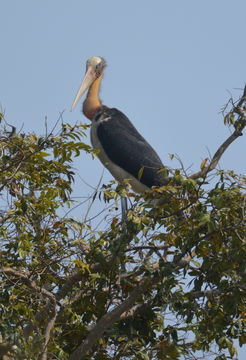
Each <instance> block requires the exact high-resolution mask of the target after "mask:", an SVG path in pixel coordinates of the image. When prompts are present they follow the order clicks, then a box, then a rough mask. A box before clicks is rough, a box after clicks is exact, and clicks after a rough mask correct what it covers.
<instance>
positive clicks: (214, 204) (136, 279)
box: [0, 107, 246, 360]
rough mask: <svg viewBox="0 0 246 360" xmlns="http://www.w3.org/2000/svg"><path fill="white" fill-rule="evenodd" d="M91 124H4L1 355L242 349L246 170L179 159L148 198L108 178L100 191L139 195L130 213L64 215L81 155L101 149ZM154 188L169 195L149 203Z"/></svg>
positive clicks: (172, 355)
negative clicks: (44, 127) (89, 131)
mask: <svg viewBox="0 0 246 360" xmlns="http://www.w3.org/2000/svg"><path fill="white" fill-rule="evenodd" d="M244 111H245V107H244ZM229 114H231V115H226V116H227V118H226V119H232V117H233V116H234V118H235V117H236V116H237V115H238V117H239V116H242V114H238V112H236V111H235V107H233V108H232V110H231V111H230V112H229ZM244 114H245V113H244ZM232 115H233V116H232ZM244 116H245V115H244ZM239 120H240V119H239ZM226 121H227V120H226ZM230 121H231V120H230ZM236 121H237V120H234V121H233V123H231V126H237V127H238V123H237V122H236ZM235 123H236V125H235ZM85 130H86V126H85V125H77V126H74V127H71V126H69V125H67V124H62V127H61V131H60V133H59V134H57V135H54V134H52V133H51V134H49V135H47V136H45V137H39V136H37V135H35V134H27V135H23V134H16V133H15V132H14V131H12V132H11V133H8V132H7V131H6V129H4V126H3V128H2V132H1V136H0V152H1V161H0V169H1V171H0V189H1V213H0V222H1V228H0V233H1V238H0V241H1V255H0V256H1V258H0V260H1V268H0V271H1V272H0V276H1V302H0V313H1V319H2V321H1V323H0V333H1V339H0V341H1V340H2V343H0V356H1V355H4V354H6V353H8V356H9V358H14V359H17V360H18V359H42V360H45V359H61V360H63V359H97V360H99V359H100V360H107V359H132V360H134V359H143V360H147V359H170V360H176V359H181V358H185V359H190V358H193V359H194V358H195V356H196V355H197V354H198V355H197V356H199V355H201V354H203V353H209V354H213V355H211V357H212V358H214V359H215V358H216V359H217V360H218V359H226V358H236V357H237V356H236V350H235V348H234V340H236V339H238V340H239V343H240V345H243V344H244V343H245V342H246V287H245V283H246V261H245V259H246V245H245V244H246V242H245V193H244V190H245V177H243V176H239V175H237V174H235V173H234V172H233V171H223V170H220V171H216V170H215V171H213V172H209V171H207V172H206V174H204V173H203V176H201V177H197V178H192V177H189V176H187V175H186V174H185V172H184V171H182V170H176V171H175V173H174V174H173V176H172V177H171V178H170V182H169V183H168V184H167V185H166V186H163V187H161V188H156V189H154V190H153V192H152V193H148V194H146V196H145V198H144V199H143V197H141V196H137V195H135V194H132V193H131V191H130V189H129V188H126V186H125V185H124V184H123V185H117V186H116V187H115V182H112V183H111V184H109V185H104V186H103V187H102V188H101V190H100V191H98V192H96V193H95V195H94V198H95V197H96V196H99V197H101V198H103V199H104V201H105V202H110V201H112V199H117V198H119V196H126V197H130V198H131V199H132V201H133V206H132V208H131V209H130V210H129V212H128V216H127V220H126V222H124V223H123V224H122V223H121V219H120V218H119V215H117V213H115V214H114V215H113V216H112V217H111V219H110V222H109V223H108V226H107V228H106V230H105V229H101V230H97V229H95V228H94V227H93V223H91V224H90V223H89V222H86V221H83V220H81V219H78V218H74V217H69V216H68V215H69V214H68V215H65V216H64V215H61V214H63V213H62V212H61V208H66V206H68V205H69V203H70V200H71V193H72V189H73V181H74V177H75V173H74V169H73V159H74V157H76V156H79V155H80V156H81V162H82V161H83V156H84V155H83V154H84V153H85V152H86V153H89V154H92V155H93V154H94V151H93V150H92V149H91V148H90V147H89V146H88V145H86V144H85V143H84V142H83V141H82V140H83V137H84V136H85V133H84V131H85ZM241 130H242V129H241V128H240V131H241ZM205 165H206V164H205V163H204V164H203V165H202V166H201V169H202V170H203V169H204V167H205ZM81 191H82V190H81ZM153 198H163V199H165V201H164V203H162V204H161V205H160V206H151V205H150V204H151V201H153ZM85 339H86V342H84V340H85ZM6 349H7V350H6ZM76 349H77V350H76ZM76 351H78V352H77V353H76ZM78 354H80V355H79V356H78Z"/></svg>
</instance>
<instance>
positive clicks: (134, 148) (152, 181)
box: [94, 108, 167, 188]
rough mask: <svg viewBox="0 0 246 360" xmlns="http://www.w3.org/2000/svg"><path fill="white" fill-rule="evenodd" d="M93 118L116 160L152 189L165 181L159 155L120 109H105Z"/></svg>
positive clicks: (107, 148) (115, 161)
mask: <svg viewBox="0 0 246 360" xmlns="http://www.w3.org/2000/svg"><path fill="white" fill-rule="evenodd" d="M99 115H100V116H99ZM94 121H99V124H98V127H97V136H98V138H99V140H100V143H101V145H102V147H103V149H104V151H105V152H106V154H107V156H108V157H109V159H110V160H111V161H112V162H113V163H115V164H116V165H118V166H120V167H121V168H123V169H124V170H126V171H127V172H128V173H130V174H131V175H133V176H134V177H135V178H136V179H138V180H139V181H140V182H142V183H143V184H145V185H146V186H148V187H150V188H151V187H152V186H161V185H163V184H164V183H166V180H167V179H165V178H164V176H163V175H162V174H161V173H160V171H159V170H160V169H161V168H163V167H164V166H163V164H162V162H161V160H160V158H159V156H158V155H157V153H156V152H155V150H154V149H153V148H152V147H151V146H150V145H149V143H148V142H147V141H146V140H145V139H144V138H143V137H142V136H141V135H140V134H139V132H138V131H137V129H136V128H135V127H134V126H133V125H132V123H131V122H130V120H129V119H128V118H127V117H126V116H125V115H124V114H123V113H122V112H121V111H119V110H117V109H115V108H113V109H109V108H103V111H101V112H100V113H99V114H96V116H95V119H94Z"/></svg>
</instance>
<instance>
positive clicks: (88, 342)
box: [69, 278, 154, 360]
mask: <svg viewBox="0 0 246 360" xmlns="http://www.w3.org/2000/svg"><path fill="white" fill-rule="evenodd" d="M153 282H154V281H153V279H150V278H148V279H146V278H144V279H143V280H142V281H141V282H140V284H139V285H138V286H137V287H136V288H135V289H134V290H133V291H132V292H131V294H130V295H129V297H128V298H127V299H126V300H125V301H123V302H122V303H121V304H120V305H119V306H117V307H115V308H114V309H113V310H112V311H110V312H109V313H107V314H105V315H104V316H103V317H102V318H101V319H100V320H99V321H98V323H97V324H96V325H95V327H94V328H93V329H92V331H91V332H90V333H89V335H88V336H87V338H86V339H85V341H84V342H83V343H82V344H81V345H79V347H78V348H77V349H76V350H75V351H74V352H73V353H72V354H71V356H70V357H69V360H79V359H83V356H85V355H86V354H87V353H88V351H90V349H91V348H92V346H93V345H94V344H95V343H96V341H97V340H98V339H99V338H100V337H101V336H102V334H103V333H104V332H105V331H106V330H107V329H108V328H109V327H110V326H111V325H112V324H113V323H115V322H116V321H119V320H120V318H121V315H122V314H123V313H124V312H126V311H129V309H130V308H131V307H132V306H133V304H134V303H135V301H136V300H137V299H138V298H139V297H140V296H141V295H142V294H144V292H145V291H146V290H147V289H148V288H149V286H150V285H151V283H153Z"/></svg>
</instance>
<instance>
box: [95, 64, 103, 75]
mask: <svg viewBox="0 0 246 360" xmlns="http://www.w3.org/2000/svg"><path fill="white" fill-rule="evenodd" d="M101 71H102V68H101V64H97V65H96V67H95V72H96V75H97V76H99V75H100V74H101Z"/></svg>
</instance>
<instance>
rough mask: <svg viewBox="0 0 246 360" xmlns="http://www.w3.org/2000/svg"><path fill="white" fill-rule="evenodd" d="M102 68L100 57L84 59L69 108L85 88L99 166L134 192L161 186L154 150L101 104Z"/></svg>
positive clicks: (86, 111) (117, 114)
mask: <svg viewBox="0 0 246 360" xmlns="http://www.w3.org/2000/svg"><path fill="white" fill-rule="evenodd" d="M105 67H106V61H105V60H104V59H103V58H102V57H97V56H95V57H91V58H89V59H88V60H87V63H86V73H85V76H84V79H83V81H82V83H81V86H80V88H79V90H78V93H77V95H76V97H75V99H74V102H73V105H72V109H74V108H75V106H76V105H77V103H78V101H79V100H80V98H81V96H82V95H83V94H84V93H85V91H86V90H87V89H88V93H87V96H86V99H85V101H84V103H83V113H84V115H85V116H86V117H87V118H88V119H89V120H91V122H92V126H91V142H92V145H93V147H94V148H95V149H99V153H98V157H99V159H100V160H101V162H102V163H103V165H104V166H105V167H106V168H107V169H108V170H109V171H110V172H111V174H112V175H113V177H114V178H115V179H116V180H118V181H119V182H122V181H123V180H124V179H128V181H129V183H130V184H131V186H132V189H133V190H134V191H135V192H138V193H142V192H144V191H146V190H150V189H151V187H152V186H162V185H163V184H165V183H166V182H167V178H166V177H164V175H163V172H162V171H160V169H163V168H164V166H163V164H162V162H161V159H160V158H159V156H158V155H157V153H156V152H155V150H154V149H153V148H152V147H151V146H150V144H149V143H148V142H147V141H146V140H145V139H144V138H143V137H142V136H141V135H140V134H139V132H138V131H137V129H136V128H135V127H134V126H133V124H132V123H131V122H130V120H129V119H128V118H127V117H126V116H125V115H124V114H123V113H122V112H121V111H119V110H118V109H115V108H108V107H107V106H105V105H102V103H101V100H100V98H99V90H100V84H101V81H102V76H103V71H104V69H105Z"/></svg>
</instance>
